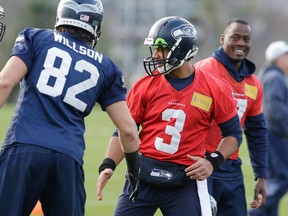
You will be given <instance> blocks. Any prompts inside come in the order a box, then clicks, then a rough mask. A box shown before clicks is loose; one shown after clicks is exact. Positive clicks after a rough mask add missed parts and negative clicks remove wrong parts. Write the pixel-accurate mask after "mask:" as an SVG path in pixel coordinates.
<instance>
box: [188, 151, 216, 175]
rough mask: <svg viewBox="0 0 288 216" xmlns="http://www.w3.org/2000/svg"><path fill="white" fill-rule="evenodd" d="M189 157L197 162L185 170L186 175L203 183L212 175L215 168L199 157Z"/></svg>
mask: <svg viewBox="0 0 288 216" xmlns="http://www.w3.org/2000/svg"><path fill="white" fill-rule="evenodd" d="M187 157H188V158H190V159H191V160H194V161H195V163H194V164H192V165H191V166H189V167H187V168H186V169H185V172H186V175H187V176H189V177H190V178H191V179H197V180H199V181H203V180H204V179H206V178H208V177H209V176H210V175H211V174H212V172H213V166H212V164H211V163H210V162H209V161H208V160H206V159H205V158H201V157H198V156H191V155H187Z"/></svg>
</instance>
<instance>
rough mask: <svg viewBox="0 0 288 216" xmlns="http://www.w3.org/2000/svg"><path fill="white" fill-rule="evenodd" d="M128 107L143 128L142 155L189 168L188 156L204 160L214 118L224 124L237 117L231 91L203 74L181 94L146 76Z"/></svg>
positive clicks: (131, 94) (162, 79)
mask: <svg viewBox="0 0 288 216" xmlns="http://www.w3.org/2000/svg"><path fill="white" fill-rule="evenodd" d="M127 103H128V106H129V109H130V112H131V114H132V116H133V118H134V120H135V121H136V123H138V124H140V125H141V126H142V129H141V132H140V135H139V137H140V140H141V143H140V152H141V153H142V154H143V155H145V156H147V157H151V158H155V159H158V160H161V161H169V162H173V163H177V164H181V165H186V166H189V165H191V160H190V159H188V158H187V155H193V156H200V157H204V154H205V151H206V149H205V137H206V136H207V133H208V132H209V128H210V126H211V123H212V120H213V118H214V119H215V122H217V123H223V122H226V121H228V120H230V119H231V118H233V117H234V116H235V115H237V108H236V104H237V103H236V101H235V99H234V98H233V96H232V89H231V87H230V86H229V85H228V84H227V83H225V82H223V80H221V79H219V78H216V77H214V76H211V75H210V74H208V73H203V72H202V71H200V70H196V71H195V78H194V81H193V82H192V83H191V84H190V85H189V86H188V87H186V88H184V89H182V90H180V91H177V90H176V89H174V88H173V87H172V86H171V85H170V83H169V82H168V81H167V80H166V78H165V76H156V77H151V76H145V77H143V78H142V79H140V80H139V81H137V82H136V83H135V85H134V86H133V88H132V89H131V91H130V92H129V94H128V97H127ZM192 163H193V162H192Z"/></svg>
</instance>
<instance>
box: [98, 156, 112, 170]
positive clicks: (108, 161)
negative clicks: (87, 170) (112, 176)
mask: <svg viewBox="0 0 288 216" xmlns="http://www.w3.org/2000/svg"><path fill="white" fill-rule="evenodd" d="M106 168H109V169H112V170H113V171H114V170H115V169H116V163H115V162H114V161H113V160H112V159H111V158H105V159H104V160H103V162H102V164H101V165H100V166H99V170H98V171H99V174H100V173H101V172H102V171H103V170H104V169H106Z"/></svg>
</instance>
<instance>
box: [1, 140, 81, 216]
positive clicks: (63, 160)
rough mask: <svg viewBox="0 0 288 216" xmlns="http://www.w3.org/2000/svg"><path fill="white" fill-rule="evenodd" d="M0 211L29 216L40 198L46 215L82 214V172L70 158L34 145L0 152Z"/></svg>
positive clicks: (7, 213) (6, 148) (12, 215)
mask: <svg viewBox="0 0 288 216" xmlns="http://www.w3.org/2000/svg"><path fill="white" fill-rule="evenodd" d="M0 200H1V201H0V212H1V213H0V214H1V215H5V216H18V215H19V216H28V215H30V213H31V211H32V210H33V208H34V206H35V204H36V202H37V201H38V200H40V201H41V204H42V208H43V212H44V213H45V216H52V215H53V216H63V215H69V216H83V215H84V205H85V200H86V194H85V189H84V172H83V168H82V166H80V165H79V164H78V163H77V162H76V161H75V160H74V159H73V158H71V157H69V156H67V155H64V154H62V153H59V152H56V151H53V150H50V149H47V148H43V147H40V146H35V145H12V146H11V147H5V148H4V149H2V150H1V153H0Z"/></svg>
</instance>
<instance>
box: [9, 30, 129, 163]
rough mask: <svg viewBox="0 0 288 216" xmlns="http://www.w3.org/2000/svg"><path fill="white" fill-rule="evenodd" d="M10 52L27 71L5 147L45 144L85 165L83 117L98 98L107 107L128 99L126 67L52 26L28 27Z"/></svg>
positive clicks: (103, 107) (102, 105)
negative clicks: (18, 144) (43, 27)
mask: <svg viewBox="0 0 288 216" xmlns="http://www.w3.org/2000/svg"><path fill="white" fill-rule="evenodd" d="M11 56H17V57H19V58H20V59H21V60H22V61H23V62H24V63H25V65H26V67H27V70H28V72H27V75H26V76H25V77H24V79H23V80H22V81H21V82H20V92H19V98H18V101H17V106H16V110H15V112H14V115H13V118H12V121H11V124H10V126H9V128H8V132H7V135H6V138H5V140H4V143H3V144H4V146H8V145H10V144H12V143H14V142H19V143H24V144H34V145H40V146H43V147H46V148H50V149H53V150H56V151H59V152H62V153H64V154H67V155H69V156H72V157H73V158H74V159H75V160H76V161H78V162H79V163H80V164H82V163H83V154H84V149H85V143H84V138H83V134H84V131H85V126H84V117H85V116H87V115H88V114H89V113H90V112H91V110H92V108H93V107H94V105H95V103H96V102H98V103H99V104H100V105H101V107H102V109H103V110H105V108H106V107H107V106H109V105H111V104H112V103H115V102H117V101H122V100H125V99H126V98H125V94H126V88H125V87H124V81H123V75H122V72H121V71H120V70H119V68H118V67H117V66H116V65H115V64H114V63H113V62H112V61H111V60H110V59H109V58H107V57H106V56H105V55H103V54H101V53H99V52H98V51H96V50H93V49H91V48H90V47H89V46H88V44H87V43H86V42H84V41H82V40H79V39H77V38H76V37H74V36H72V35H71V34H69V33H65V32H61V33H60V32H56V31H53V30H50V29H46V30H45V29H36V28H26V29H24V30H23V31H22V32H21V33H20V34H19V35H18V37H17V39H16V42H15V45H14V47H13V50H12V54H11ZM15 72H16V73H17V71H15Z"/></svg>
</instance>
